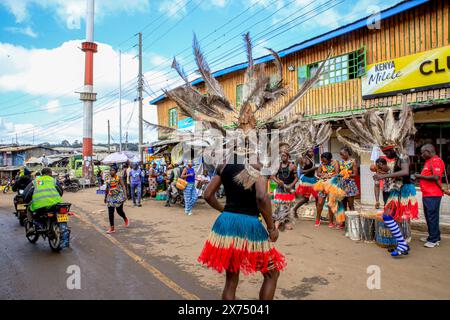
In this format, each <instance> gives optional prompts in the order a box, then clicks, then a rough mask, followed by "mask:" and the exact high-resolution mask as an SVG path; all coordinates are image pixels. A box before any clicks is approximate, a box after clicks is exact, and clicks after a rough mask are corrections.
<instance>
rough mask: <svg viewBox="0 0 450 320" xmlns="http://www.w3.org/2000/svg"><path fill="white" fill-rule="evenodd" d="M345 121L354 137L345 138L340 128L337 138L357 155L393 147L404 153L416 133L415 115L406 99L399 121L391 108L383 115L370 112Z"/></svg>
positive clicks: (373, 111)
mask: <svg viewBox="0 0 450 320" xmlns="http://www.w3.org/2000/svg"><path fill="white" fill-rule="evenodd" d="M381 115H383V117H381ZM344 121H345V123H346V125H347V127H348V128H349V129H350V131H351V132H352V134H353V136H345V137H344V136H343V135H342V134H341V133H340V129H341V128H340V129H339V130H338V131H337V132H336V134H337V138H338V140H339V141H341V142H342V143H343V144H345V145H347V146H349V147H350V148H352V149H353V150H354V151H355V152H357V153H362V152H370V150H371V148H372V147H374V146H379V147H381V148H384V147H387V146H393V147H395V148H396V149H397V151H399V152H400V153H404V152H405V147H406V144H407V142H408V139H409V137H410V136H413V135H414V134H415V133H416V129H415V127H414V115H413V112H412V109H411V108H410V107H409V106H408V105H407V103H406V99H405V98H404V97H403V101H402V109H401V111H400V113H399V115H398V119H396V118H395V115H394V109H393V108H392V107H391V108H387V109H385V110H384V112H382V114H379V112H378V111H376V110H369V111H366V114H364V115H363V117H362V118H361V119H358V118H356V117H353V118H352V119H351V120H344Z"/></svg>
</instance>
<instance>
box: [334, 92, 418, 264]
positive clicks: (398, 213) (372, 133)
mask: <svg viewBox="0 0 450 320" xmlns="http://www.w3.org/2000/svg"><path fill="white" fill-rule="evenodd" d="M381 113H383V114H381ZM345 123H346V125H347V127H348V129H350V131H351V132H352V133H353V135H354V136H355V137H357V139H355V138H352V137H349V136H348V135H347V136H345V137H344V136H343V135H341V134H340V133H339V130H340V129H338V130H337V132H336V135H337V138H338V140H339V141H340V142H342V143H344V144H346V145H347V146H349V147H350V148H351V149H352V150H353V151H356V152H358V153H363V152H367V151H368V150H369V149H368V148H372V147H374V146H379V147H380V148H381V150H382V151H383V153H384V154H385V156H386V158H387V159H388V161H387V163H394V168H393V170H391V171H390V172H388V173H383V172H381V173H377V174H375V175H374V177H373V178H374V180H375V181H380V180H384V179H387V180H388V182H391V181H392V183H389V188H390V189H389V190H386V191H388V192H389V197H388V198H387V199H386V200H387V201H386V205H385V207H384V214H383V220H384V222H385V224H386V225H387V227H388V228H389V229H390V231H391V233H392V235H393V236H394V237H395V238H396V239H397V243H398V245H397V247H396V248H395V249H394V250H392V251H391V255H392V256H393V257H398V256H403V255H406V254H408V253H409V250H410V249H409V246H408V244H407V243H406V241H405V238H404V236H403V235H402V233H401V232H400V228H399V226H398V224H397V223H399V222H406V223H409V219H417V217H418V213H419V210H418V203H417V199H416V189H415V187H414V185H413V184H412V183H411V177H410V172H409V157H408V155H407V152H406V146H407V144H408V142H409V139H410V137H412V136H414V134H415V133H416V128H415V126H414V115H413V112H412V109H411V108H410V107H409V106H408V104H407V101H406V98H405V97H403V101H402V110H401V111H400V113H399V115H398V116H397V117H395V115H394V109H393V108H387V109H385V110H384V111H381V112H380V111H379V110H375V109H374V110H367V111H366V112H365V114H364V116H363V117H362V119H356V118H353V119H352V120H351V121H345ZM379 160H381V159H379ZM389 160H392V161H389ZM389 180H390V181H389Z"/></svg>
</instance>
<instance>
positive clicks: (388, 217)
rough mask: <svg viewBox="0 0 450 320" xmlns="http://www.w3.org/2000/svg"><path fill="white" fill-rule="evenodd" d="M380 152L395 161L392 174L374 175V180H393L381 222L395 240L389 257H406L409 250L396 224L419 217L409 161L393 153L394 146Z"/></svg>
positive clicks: (386, 147)
mask: <svg viewBox="0 0 450 320" xmlns="http://www.w3.org/2000/svg"><path fill="white" fill-rule="evenodd" d="M382 151H383V153H384V154H385V155H386V157H387V158H388V159H394V160H395V162H394V168H393V173H388V174H381V173H379V174H376V175H375V176H374V180H375V181H379V180H382V179H392V180H393V183H392V184H390V191H389V197H388V199H387V201H386V205H385V207H384V214H383V220H384V222H385V223H386V226H387V227H388V228H389V230H391V233H392V235H393V236H394V237H395V238H396V239H397V243H398V245H397V248H396V249H395V250H394V251H392V252H391V255H392V256H394V257H396V256H401V255H406V254H408V252H409V250H410V249H409V246H408V244H407V243H406V241H405V239H404V236H403V234H402V233H401V231H400V228H399V226H398V224H397V222H401V221H402V220H403V219H406V220H407V221H409V220H410V219H417V218H418V216H419V205H418V202H417V199H416V188H415V187H414V185H413V184H412V183H411V177H410V172H409V159H408V158H407V157H402V156H400V155H399V154H398V153H397V152H396V151H395V147H394V146H385V147H384V148H383V149H382ZM396 221H397V222H396Z"/></svg>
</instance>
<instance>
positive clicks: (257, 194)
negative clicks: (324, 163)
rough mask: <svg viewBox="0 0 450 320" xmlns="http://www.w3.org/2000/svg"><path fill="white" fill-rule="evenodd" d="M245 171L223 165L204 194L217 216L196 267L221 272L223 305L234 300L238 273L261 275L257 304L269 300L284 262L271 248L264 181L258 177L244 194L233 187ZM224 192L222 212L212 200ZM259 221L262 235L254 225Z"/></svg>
mask: <svg viewBox="0 0 450 320" xmlns="http://www.w3.org/2000/svg"><path fill="white" fill-rule="evenodd" d="M244 169H245V166H244V165H242V164H227V165H221V166H219V167H218V168H217V175H216V176H214V177H213V179H212V180H211V182H210V183H209V185H208V187H207V188H206V190H205V193H204V198H205V200H206V202H207V203H208V204H209V205H210V206H211V207H213V208H214V209H216V210H217V211H219V212H221V215H220V216H219V217H218V218H217V220H216V222H215V223H214V225H213V227H212V230H211V233H210V235H209V237H208V240H207V241H206V243H205V246H204V248H203V251H202V252H201V254H200V257H199V258H198V261H199V262H201V263H203V264H204V265H206V266H208V267H209V268H213V269H215V270H217V271H218V272H223V271H224V270H225V271H226V280H225V287H224V289H223V293H222V299H223V300H235V299H236V289H237V286H238V284H239V275H240V272H241V271H242V272H244V274H249V273H255V272H261V273H262V274H263V277H264V282H263V284H262V286H261V290H260V293H259V298H260V299H261V300H272V299H273V297H274V295H275V290H276V287H277V281H278V277H279V274H280V271H281V270H282V269H284V268H285V266H286V263H285V258H284V256H283V255H282V254H281V253H279V252H278V251H277V250H276V249H275V247H274V246H273V242H276V241H277V239H278V229H277V228H276V227H275V223H274V221H273V219H272V205H271V202H270V199H269V196H268V194H267V187H266V186H267V178H266V177H264V176H262V175H261V176H260V177H259V178H258V180H257V182H256V183H255V184H254V185H253V186H252V187H251V188H250V189H246V188H245V187H244V186H243V185H242V184H241V183H239V182H237V181H236V179H235V178H236V177H237V176H238V175H239V174H240V173H241V172H242V171H243V170H244ZM221 184H223V186H224V188H225V195H226V203H225V206H224V205H223V204H222V203H220V202H219V201H218V200H217V198H216V192H217V190H219V187H220V185H221ZM260 213H261V215H262V216H263V218H264V220H265V222H266V226H267V229H266V228H265V227H264V225H263V224H262V223H261V222H260V220H259V215H260Z"/></svg>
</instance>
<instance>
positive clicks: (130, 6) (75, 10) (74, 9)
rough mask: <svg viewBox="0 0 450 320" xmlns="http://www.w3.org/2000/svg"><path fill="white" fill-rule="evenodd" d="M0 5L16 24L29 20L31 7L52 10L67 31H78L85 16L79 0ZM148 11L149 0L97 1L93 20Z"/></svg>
mask: <svg viewBox="0 0 450 320" xmlns="http://www.w3.org/2000/svg"><path fill="white" fill-rule="evenodd" d="M0 5H3V6H4V7H6V9H8V10H9V12H10V13H11V14H13V15H14V16H15V18H16V22H17V23H21V22H24V21H27V20H30V19H31V13H30V10H29V9H30V7H31V6H32V5H36V6H40V7H41V8H43V9H46V10H52V11H54V12H55V14H56V16H57V17H58V19H59V20H61V21H62V22H64V23H65V24H66V26H67V28H69V29H79V28H80V26H81V21H82V20H83V19H84V17H85V14H86V1H81V0H2V2H0ZM149 9H150V1H149V0H127V1H117V0H97V1H96V2H95V12H96V15H95V18H96V20H97V22H101V20H102V19H103V18H104V17H105V16H107V15H110V14H113V13H115V12H122V13H123V12H126V13H134V12H146V11H148V10H149Z"/></svg>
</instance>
